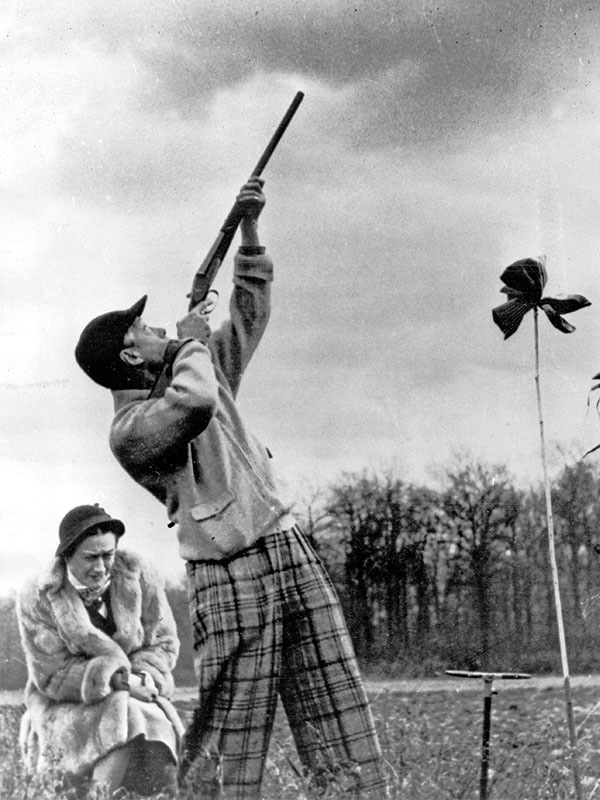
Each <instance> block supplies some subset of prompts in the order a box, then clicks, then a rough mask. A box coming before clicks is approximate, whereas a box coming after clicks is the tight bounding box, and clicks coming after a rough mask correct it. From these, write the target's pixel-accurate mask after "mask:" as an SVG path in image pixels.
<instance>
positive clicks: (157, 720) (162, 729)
mask: <svg viewBox="0 0 600 800" xmlns="http://www.w3.org/2000/svg"><path fill="white" fill-rule="evenodd" d="M124 532H125V526H124V525H123V523H122V522H121V521H120V520H118V519H114V518H113V517H111V516H110V515H109V514H107V513H106V511H104V509H102V508H100V507H99V506H98V505H85V506H77V507H76V508H74V509H72V510H71V511H69V513H68V514H67V515H66V516H65V517H64V519H63V520H62V522H61V524H60V529H59V540H60V541H59V545H58V549H57V551H56V559H55V560H54V562H53V563H52V565H51V566H50V569H49V570H47V571H46V572H44V573H43V574H41V575H39V576H37V577H36V578H34V579H33V580H31V581H30V582H28V583H27V584H26V585H25V586H24V587H23V589H22V590H21V592H20V595H19V602H18V614H19V625H20V630H21V638H22V640H23V647H24V650H25V654H26V658H27V669H28V677H29V680H28V684H27V688H26V690H25V702H26V706H27V710H26V712H25V715H24V717H23V722H22V725H21V745H22V747H23V750H24V755H25V759H26V763H27V765H28V766H29V767H30V768H31V769H34V770H37V771H40V770H45V769H50V768H51V769H54V770H58V771H59V772H61V773H63V774H65V775H67V776H72V777H75V778H81V777H85V776H88V775H89V776H90V777H91V779H92V781H93V783H95V784H98V785H103V786H104V787H105V791H107V793H108V795H109V796H110V795H111V794H112V793H113V792H115V791H116V790H117V789H118V788H119V787H125V788H129V789H135V791H137V792H138V793H140V794H152V793H154V792H157V791H160V790H169V789H175V781H176V763H177V752H178V747H179V740H180V736H181V734H182V725H181V721H180V720H179V717H178V716H177V712H176V711H175V709H174V707H173V706H172V705H171V703H170V702H169V700H168V698H169V697H170V695H171V693H172V691H173V678H172V675H171V671H172V669H173V668H174V666H175V661H176V659H177V654H178V651H179V642H178V639H177V633H176V627H175V621H174V619H173V614H172V612H171V609H170V607H169V603H168V601H167V597H166V594H165V591H164V586H163V583H162V581H161V580H160V579H159V577H158V575H157V574H156V572H155V571H154V570H153V569H152V568H151V567H150V566H149V565H148V563H147V562H146V561H143V560H142V559H141V558H139V557H138V556H136V555H134V554H132V553H129V552H127V551H123V550H118V549H117V545H118V541H119V539H120V537H121V536H122V535H123V534H124Z"/></svg>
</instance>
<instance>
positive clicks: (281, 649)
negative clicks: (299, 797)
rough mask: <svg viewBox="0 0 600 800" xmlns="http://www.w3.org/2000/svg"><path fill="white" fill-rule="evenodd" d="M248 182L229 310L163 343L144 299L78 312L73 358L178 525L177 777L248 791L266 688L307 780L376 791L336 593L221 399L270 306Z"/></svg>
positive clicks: (264, 722) (124, 448)
mask: <svg viewBox="0 0 600 800" xmlns="http://www.w3.org/2000/svg"><path fill="white" fill-rule="evenodd" d="M262 187H263V181H262V179H260V178H256V177H254V178H252V179H251V180H250V181H248V183H246V184H245V185H244V186H243V187H242V190H241V192H240V194H239V195H238V198H237V201H238V203H239V205H240V207H241V209H242V211H243V214H244V216H243V219H242V222H241V236H242V243H241V247H240V248H239V251H238V253H237V255H236V257H235V269H234V280H233V282H234V290H233V293H232V297H231V300H230V319H229V320H228V321H227V322H225V323H224V324H223V325H222V327H221V328H220V329H219V330H217V331H215V332H211V329H210V326H209V324H208V319H207V314H206V313H205V312H206V304H205V303H201V304H200V305H199V306H198V307H197V308H196V309H193V310H192V311H191V312H190V313H188V314H187V315H186V316H185V317H184V318H183V319H182V320H181V321H180V322H179V323H178V324H177V335H178V339H177V340H170V339H168V338H167V337H166V335H165V331H164V330H162V329H157V328H150V327H148V326H147V325H146V324H145V323H144V321H143V319H142V316H141V315H142V313H143V311H144V307H145V303H146V297H143V298H142V299H141V300H139V301H138V302H137V303H135V304H134V305H133V306H132V307H131V308H130V309H127V310H125V311H117V312H110V313H108V314H104V315H102V316H100V317H97V318H96V319H94V320H92V322H90V323H89V324H88V326H87V327H86V328H85V329H84V331H83V333H82V335H81V337H80V340H79V343H78V345H77V348H76V358H77V361H78V363H79V364H80V366H81V367H82V368H83V370H84V371H85V372H86V373H87V374H88V375H89V376H90V377H91V378H92V379H93V380H95V381H96V382H97V383H99V384H100V385H102V386H105V387H107V388H109V389H111V390H112V391H113V396H114V402H115V409H116V415H115V418H114V421H113V424H112V428H111V436H110V443H111V448H112V450H113V452H114V454H115V456H116V457H117V459H118V460H119V462H120V463H121V465H122V466H123V467H124V468H125V469H126V470H127V472H128V473H129V474H130V475H131V477H132V478H133V479H134V480H135V481H137V482H138V483H139V484H141V485H142V486H144V487H145V488H146V489H148V490H149V491H150V492H152V494H153V495H154V496H155V497H157V498H158V499H159V500H160V501H161V502H162V503H163V504H164V505H165V506H166V509H167V514H168V517H169V519H170V521H171V524H174V525H177V535H178V540H179V551H180V555H181V556H182V558H184V559H185V560H186V569H187V574H188V579H189V593H190V598H191V608H190V613H191V618H192V626H193V633H194V648H195V666H196V671H197V674H198V678H199V684H200V695H199V704H198V707H197V709H196V712H195V714H194V721H193V723H192V725H191V726H190V729H189V730H188V733H187V736H186V745H187V746H186V753H185V756H184V761H185V764H186V769H187V777H186V779H187V780H190V781H191V780H192V779H193V781H194V786H195V787H197V788H198V789H200V790H201V791H200V796H201V797H216V796H219V797H222V796H224V797H231V798H244V800H246V799H248V798H251V799H254V798H258V797H260V786H261V781H262V775H263V768H264V763H265V759H266V754H267V749H268V745H269V739H270V735H271V730H272V725H273V718H274V714H275V708H276V703H277V696H278V695H279V696H280V697H281V699H282V702H283V706H284V708H285V711H286V714H287V717H288V720H289V722H290V726H291V729H292V732H293V734H294V738H295V741H296V745H297V749H298V753H299V755H300V758H301V760H302V762H303V764H304V766H305V767H306V769H307V770H308V772H309V774H310V775H311V780H312V781H313V782H314V784H315V785H316V786H317V787H321V788H327V787H329V786H331V785H335V784H336V783H337V784H338V785H341V786H344V787H345V790H346V791H348V792H349V793H350V794H351V795H352V794H354V795H355V796H357V797H358V796H361V797H367V796H369V797H373V798H375V797H383V796H385V789H384V785H385V779H384V776H383V770H382V764H381V755H380V750H379V745H378V742H377V738H376V735H375V731H374V726H373V721H372V717H371V714H370V711H369V708H368V704H367V701H366V697H365V694H364V690H363V686H362V682H361V678H360V675H359V671H358V668H357V665H356V660H355V657H354V654H353V651H352V646H351V643H350V640H349V637H348V633H347V631H346V627H345V623H344V621H343V617H342V613H341V610H340V607H339V603H338V600H337V597H336V595H335V591H334V589H333V587H332V585H331V583H330V581H329V579H328V577H327V575H326V573H325V572H324V570H323V567H322V565H321V563H320V562H319V560H318V558H317V556H316V555H315V553H314V551H313V550H312V548H311V547H310V545H309V543H308V542H307V541H306V539H305V538H304V537H303V535H302V533H301V532H300V531H299V530H298V528H297V527H296V526H295V524H294V520H293V517H292V516H291V514H290V504H289V503H288V502H287V501H285V500H284V499H283V498H282V495H281V492H280V490H279V488H278V485H277V480H276V477H275V474H274V471H273V468H272V466H271V455H270V453H269V452H268V450H267V449H266V448H264V447H263V446H262V445H261V444H260V443H259V442H258V441H257V440H256V439H255V438H254V437H253V436H252V435H251V434H250V432H249V431H248V430H247V428H246V426H245V424H244V422H243V420H242V418H241V417H240V414H239V412H238V409H237V407H236V405H235V397H236V395H237V392H238V389H239V385H240V380H241V377H242V374H243V372H244V370H245V369H246V366H247V365H248V362H249V361H250V358H251V357H252V355H253V353H254V351H255V350H256V347H257V345H258V343H259V341H260V339H261V337H262V334H263V332H264V330H265V327H266V324H267V321H268V318H269V310H270V283H271V281H272V277H273V266H272V263H271V260H270V259H269V258H268V257H267V256H266V255H265V251H264V247H262V246H261V245H260V241H259V236H258V217H259V214H260V212H261V211H262V208H263V206H264V204H265V196H264V194H263V191H262Z"/></svg>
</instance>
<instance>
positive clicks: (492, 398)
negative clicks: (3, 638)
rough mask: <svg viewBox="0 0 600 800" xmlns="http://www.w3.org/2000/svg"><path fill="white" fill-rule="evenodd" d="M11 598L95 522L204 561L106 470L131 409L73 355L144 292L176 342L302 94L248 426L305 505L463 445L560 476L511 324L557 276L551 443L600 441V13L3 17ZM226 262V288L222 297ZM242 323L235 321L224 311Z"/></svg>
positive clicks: (56, 12) (183, 6)
mask: <svg viewBox="0 0 600 800" xmlns="http://www.w3.org/2000/svg"><path fill="white" fill-rule="evenodd" d="M0 34H1V37H0V42H1V44H0V56H1V57H0V87H1V91H2V99H3V114H2V119H1V120H0V144H1V154H2V158H1V160H0V203H1V206H2V208H1V212H2V213H1V214H0V226H1V233H2V237H1V242H0V251H1V269H0V289H1V306H0V337H1V338H0V343H1V344H2V359H1V361H0V363H1V373H0V418H1V420H2V429H1V431H0V441H1V442H2V447H1V449H0V470H1V481H2V488H3V492H2V495H3V500H2V504H1V506H0V526H1V527H0V530H1V531H2V533H1V536H2V564H1V572H0V581H1V582H2V585H3V586H5V587H6V586H10V585H16V584H17V583H18V582H19V581H20V580H21V579H22V576H23V575H24V574H25V572H27V571H30V570H31V569H34V568H37V567H38V566H39V565H41V564H42V563H43V561H44V560H45V559H46V558H48V557H49V556H50V555H51V554H52V552H53V550H54V548H55V545H56V536H57V533H56V531H57V526H58V523H59V521H60V519H61V517H62V516H63V514H64V513H65V512H66V511H67V510H68V509H69V508H71V507H72V506H74V505H77V504H79V503H88V502H100V503H102V504H104V505H105V506H106V508H107V509H108V510H109V511H110V512H111V513H113V514H114V515H117V516H121V517H122V518H123V519H124V521H125V522H126V524H127V525H128V541H129V545H130V546H131V547H133V548H135V549H139V550H142V549H143V550H145V551H146V552H148V553H149V554H150V555H151V556H153V557H154V558H155V559H156V560H158V561H159V562H160V563H161V564H162V565H163V567H164V569H165V571H166V572H167V573H168V574H169V575H173V576H175V575H179V574H180V573H181V564H180V562H179V559H178V557H177V553H176V544H175V541H174V538H173V532H172V531H170V530H169V529H167V527H166V518H165V515H164V512H163V509H162V508H161V506H160V505H159V504H158V503H156V502H155V501H154V500H153V499H152V498H151V497H150V496H149V495H148V496H146V494H145V493H144V492H143V490H142V489H140V488H138V487H137V486H135V484H133V482H132V481H131V480H130V479H129V478H128V477H127V476H126V475H125V474H124V473H122V472H121V471H120V467H119V466H118V464H117V463H116V461H114V459H113V457H112V456H111V454H110V452H109V450H108V446H107V435H108V428H109V424H110V420H111V415H112V401H111V398H110V395H109V393H108V392H106V391H104V390H102V389H100V388H99V387H97V386H95V385H94V384H92V383H91V382H90V381H89V380H88V379H86V377H85V376H84V375H83V373H81V372H80V370H79V368H78V367H77V365H76V364H75V362H74V359H73V355H72V353H73V348H74V345H75V343H76V341H77V337H78V335H79V332H80V331H81V329H82V327H83V326H84V325H85V323H86V322H87V321H88V320H89V319H90V318H91V317H93V316H95V315H97V314H99V313H102V312H104V311H106V310H109V309H111V308H124V307H126V306H129V305H130V304H131V303H133V302H134V301H135V300H137V299H138V298H139V297H140V296H141V295H142V294H144V293H148V294H149V296H150V300H149V302H148V306H147V311H146V318H147V320H148V321H149V322H150V323H153V324H164V325H166V327H167V328H168V329H169V332H170V333H173V334H174V322H175V321H176V320H177V319H178V318H179V317H181V316H183V314H184V313H185V310H186V307H187V305H186V304H187V301H186V299H185V295H186V293H187V292H188V290H189V287H190V284H191V279H192V275H193V272H194V270H195V268H196V267H197V265H198V264H199V263H200V261H201V260H202V258H203V257H204V254H205V252H206V250H207V249H208V248H209V246H210V244H211V243H212V241H213V239H214V238H215V236H216V233H217V230H218V227H219V225H220V223H221V222H222V219H223V218H224V216H225V215H226V213H227V212H228V211H229V208H230V206H231V204H232V202H233V198H234V196H235V194H236V193H237V191H238V190H239V187H240V185H241V184H242V183H243V182H244V180H245V179H246V178H247V177H248V174H249V171H250V170H251V168H252V166H253V165H254V163H256V161H257V159H258V156H259V155H260V153H261V151H262V149H263V147H264V145H265V143H266V141H267V140H268V138H269V136H270V135H271V132H272V131H273V130H274V128H275V127H276V125H277V123H278V121H279V119H280V117H281V116H282V115H283V113H284V111H285V109H286V108H287V106H288V105H289V103H290V102H291V99H292V97H293V96H294V94H295V92H296V91H298V90H301V91H303V92H304V93H305V99H304V102H303V104H302V105H301V107H300V110H299V111H298V113H297V115H296V118H295V119H294V121H293V123H292V126H291V127H290V128H289V130H288V132H287V134H286V136H285V138H284V140H283V141H282V143H281V145H280V147H279V149H278V150H277V152H276V154H275V156H274V157H273V159H272V161H271V163H270V164H269V166H268V168H267V171H266V173H265V177H266V179H267V183H266V187H265V191H266V194H267V198H268V202H267V207H266V209H265V211H264V213H263V217H262V218H261V226H262V227H261V232H262V237H263V241H264V243H265V244H266V245H267V246H268V249H269V251H270V252H271V254H272V255H273V258H274V260H275V263H276V270H277V278H276V283H275V284H274V310H273V316H272V320H271V323H270V328H269V330H268V332H267V335H266V336H265V339H264V340H263V343H262V346H261V349H260V351H259V353H258V354H257V356H256V358H255V360H254V361H253V363H252V365H251V367H250V369H249V371H248V373H247V375H246V378H245V383H244V384H243V385H242V391H241V394H240V403H241V406H242V408H243V410H244V411H245V413H246V416H247V417H248V419H249V421H250V422H251V424H252V426H253V428H254V430H255V432H256V433H257V434H258V435H259V437H260V438H262V440H263V441H264V442H265V443H266V444H268V445H269V447H270V449H271V450H272V451H273V452H274V453H275V455H276V457H277V459H278V462H279V463H280V465H281V469H282V471H283V473H284V475H285V477H286V479H287V480H288V482H289V483H291V484H292V486H293V487H297V488H298V491H299V492H301V491H303V490H304V488H305V487H306V486H307V485H325V484H326V483H327V482H329V481H331V480H333V479H335V477H336V476H338V475H339V474H340V473H341V472H342V471H354V470H362V469H363V468H372V469H380V468H385V467H388V466H389V465H391V464H393V465H395V468H396V471H397V474H398V475H399V476H401V477H404V478H405V479H407V480H418V481H421V480H423V481H425V480H428V479H429V476H430V474H431V469H432V467H436V466H438V465H444V464H445V463H448V461H449V460H450V459H451V456H452V454H453V453H454V452H456V451H457V450H463V451H464V450H466V451H468V452H470V453H471V454H472V455H473V456H474V457H476V458H478V459H483V460H485V461H487V462H490V463H503V464H507V465H508V467H509V469H511V471H513V473H514V474H515V475H516V476H517V477H518V478H519V479H523V480H537V479H538V477H539V473H540V464H539V434H538V428H537V416H536V407H535V386H534V382H533V320H532V315H531V314H530V315H529V317H528V318H526V320H525V322H524V323H523V325H522V329H521V330H519V332H518V333H517V334H516V335H515V336H514V337H512V338H511V339H509V340H508V341H506V342H505V341H503V339H502V335H501V333H500V331H499V330H498V329H497V328H496V327H495V326H494V325H493V322H492V319H491V309H492V307H493V306H494V305H497V304H498V303H500V302H502V300H503V295H500V294H499V289H500V287H501V283H500V280H499V275H500V273H501V272H502V270H503V269H504V267H505V266H507V265H508V264H509V263H511V262H512V261H514V260H516V259H518V258H523V257H525V256H533V255H537V254H540V253H545V254H546V256H547V268H548V273H549V281H548V287H547V289H548V293H549V294H554V295H556V294H561V293H573V292H576V293H581V294H584V295H586V296H587V297H588V298H589V299H590V300H591V301H592V303H593V305H592V307H591V308H587V309H584V310H582V311H580V312H578V313H577V314H575V315H573V317H571V321H572V322H573V323H574V324H575V325H576V327H577V331H576V332H575V333H573V334H571V335H569V336H565V335H563V334H560V333H558V332H557V331H555V330H554V329H553V328H551V326H550V325H549V324H548V323H547V322H546V320H545V319H542V320H541V333H542V341H541V353H540V355H541V361H542V391H543V395H544V410H545V417H546V433H547V436H548V440H549V445H550V446H551V447H553V446H554V444H555V443H564V444H565V446H566V447H567V448H568V449H569V448H570V450H571V451H573V442H576V443H578V444H577V445H576V446H575V448H574V452H576V453H577V452H578V447H579V443H580V444H581V447H582V448H586V447H590V446H593V445H594V444H596V443H597V442H598V441H600V422H599V421H598V418H597V416H595V414H592V413H590V414H588V415H587V416H586V403H587V394H588V389H589V386H590V379H591V376H592V375H593V374H594V373H595V372H597V371H598V370H600V347H598V345H599V344H600V271H599V267H600V259H599V255H600V254H599V247H600V233H598V230H599V228H598V218H599V211H600V208H599V207H600V166H599V159H598V152H599V145H600V141H599V140H600V133H599V128H598V121H599V115H600V64H599V61H598V47H597V42H598V40H599V37H600V8H597V7H596V5H595V4H593V3H579V2H562V3H559V2H555V1H554V0H530V1H529V2H527V3H523V2H521V1H520V0H487V1H486V0H438V2H436V3H432V2H429V1H428V0H404V2H402V3H400V2H391V1H390V0H354V2H349V1H348V0H303V2H294V1H292V0H257V1H256V2H249V1H248V0H244V1H243V2H242V0H238V2H225V0H219V2H216V0H215V1H214V2H213V1H212V0H120V2H118V3H115V2H114V0H111V2H108V1H107V0H95V1H94V2H93V3H92V2H83V3H82V2H79V3H77V2H75V0H53V2H52V3H48V2H41V1H39V0H30V1H29V2H27V3H24V2H22V1H21V0H19V1H18V2H17V0H5V2H4V3H3V5H2V11H0ZM230 278H231V258H229V259H228V261H227V262H226V264H225V265H224V267H223V270H222V274H221V275H220V277H219V281H218V286H219V288H220V289H221V292H222V294H224V295H225V297H226V296H227V293H228V291H229V289H228V286H229V285H230V284H229V281H230ZM225 306H226V302H225V301H224V300H222V303H221V309H220V311H219V312H218V314H217V318H218V316H219V314H222V313H223V310H224V307H225Z"/></svg>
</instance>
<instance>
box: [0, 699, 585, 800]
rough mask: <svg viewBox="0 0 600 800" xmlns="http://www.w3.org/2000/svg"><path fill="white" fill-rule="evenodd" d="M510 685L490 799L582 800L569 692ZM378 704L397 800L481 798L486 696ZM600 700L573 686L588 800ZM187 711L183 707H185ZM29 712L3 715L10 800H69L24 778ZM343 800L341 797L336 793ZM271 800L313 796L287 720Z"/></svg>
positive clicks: (4, 785)
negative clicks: (23, 741)
mask: <svg viewBox="0 0 600 800" xmlns="http://www.w3.org/2000/svg"><path fill="white" fill-rule="evenodd" d="M507 685H508V684H507V683H505V684H502V685H501V686H499V687H498V688H499V693H498V694H497V695H495V696H494V698H493V712H492V730H491V745H490V776H489V780H490V785H489V790H488V797H489V798H494V800H513V799H514V800H563V799H566V798H571V797H574V796H575V794H574V789H573V777H572V772H571V769H570V761H569V753H568V747H567V742H568V736H567V732H566V724H565V702H564V693H563V690H562V688H561V687H559V686H549V687H546V688H542V689H537V688H528V687H525V686H523V685H519V686H518V687H515V688H513V687H514V684H512V685H511V686H510V687H509V688H507ZM371 700H372V707H373V711H374V714H375V717H376V721H377V726H378V729H379V734H380V738H381V744H382V747H383V750H384V754H385V758H386V762H387V765H388V770H389V775H390V785H391V798H392V800H459V799H460V800H471V798H473V800H475V798H478V797H479V770H480V745H481V727H482V705H483V701H482V694H481V692H480V691H476V690H471V691H454V690H452V689H445V690H440V691H429V692H428V691H419V692H405V691H389V690H385V689H384V690H380V691H378V692H376V693H375V694H373V695H372V697H371ZM599 701H600V686H596V685H588V686H574V688H573V702H574V710H575V719H576V723H577V726H578V736H579V765H580V774H581V785H582V790H583V791H582V797H583V798H585V800H593V798H596V800H600V703H599ZM597 703H599V706H598V708H596V704H597ZM185 705H186V704H185V702H184V703H182V707H183V708H184V709H185ZM183 713H184V714H185V710H184V712H183ZM20 714H21V708H20V707H19V706H12V707H10V706H7V705H5V706H2V707H1V708H0V776H1V777H0V798H1V800H51V799H52V800H54V798H57V800H61V799H62V798H64V799H65V800H66V798H67V797H70V795H67V794H65V793H62V794H61V793H60V792H58V791H57V790H56V788H55V786H53V785H51V784H49V783H48V782H45V783H44V782H36V781H33V782H31V781H27V780H26V779H25V777H24V775H23V772H22V769H21V765H20V762H19V753H18V745H17V729H18V720H19V717H20ZM335 796H338V795H336V794H332V795H331V797H332V798H333V797H335ZM339 796H340V797H341V796H342V795H341V794H339ZM264 797H265V800H276V799H277V800H279V798H281V799H282V800H292V799H295V798H298V799H299V800H300V798H304V797H305V791H304V786H303V781H302V779H301V778H300V777H299V769H298V767H297V759H296V755H295V751H294V748H293V745H292V742H291V737H290V733H289V729H288V727H287V723H286V721H285V718H284V716H283V714H281V715H279V716H278V719H277V722H276V728H275V734H274V737H273V742H272V747H271V751H270V753H269V759H268V763H267V770H266V779H265V786H264ZM328 797H329V795H328Z"/></svg>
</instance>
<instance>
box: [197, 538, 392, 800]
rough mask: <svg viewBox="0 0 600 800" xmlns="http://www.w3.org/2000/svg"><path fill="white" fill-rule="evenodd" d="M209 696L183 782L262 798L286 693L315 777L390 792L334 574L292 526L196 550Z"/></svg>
mask: <svg viewBox="0 0 600 800" xmlns="http://www.w3.org/2000/svg"><path fill="white" fill-rule="evenodd" d="M186 568H187V573H188V579H189V598H190V613H191V619H192V626H193V634H194V651H195V655H194V658H195V668H196V673H197V675H198V679H199V688H200V693H199V703H198V706H197V708H196V709H195V711H194V716H193V720H192V722H191V724H190V726H189V728H188V731H187V733H186V736H185V746H184V754H183V759H182V776H183V782H184V783H186V784H187V785H190V786H193V788H194V790H195V792H197V795H196V796H198V797H201V798H217V797H218V798H235V800H242V798H243V800H256V798H259V797H260V787H261V782H262V777H263V770H264V765H265V761H266V756H267V750H268V747H269V740H270V737H271V732H272V728H273V720H274V716H275V710H276V706H277V698H278V696H279V697H280V698H281V701H282V704H283V707H284V709H285V712H286V715H287V718H288V721H289V725H290V729H291V731H292V734H293V737H294V741H295V744H296V748H297V751H298V755H299V757H300V760H301V761H302V764H303V766H304V767H305V769H306V770H307V771H308V774H309V775H310V776H311V778H310V780H311V782H312V785H313V786H314V788H315V789H317V790H319V791H324V790H325V789H326V788H327V787H329V786H334V785H337V786H343V787H345V791H346V792H347V796H354V797H363V796H364V797H367V796H368V797H370V798H383V797H386V791H385V783H386V781H385V776H384V772H383V765H382V758H381V751H380V748H379V743H378V741H377V736H376V733H375V728H374V724H373V719H372V716H371V712H370V709H369V706H368V702H367V698H366V695H365V692H364V688H363V685H362V679H361V677H360V673H359V671H358V666H357V663H356V659H355V656H354V650H353V647H352V644H351V641H350V637H349V635H348V632H347V629H346V625H345V622H344V619H343V615H342V612H341V608H340V605H339V601H338V598H337V595H336V592H335V589H334V588H333V585H332V583H331V581H330V579H329V577H328V575H327V573H326V572H325V570H324V568H323V566H322V564H321V562H320V560H319V558H318V556H317V555H316V554H315V552H314V550H313V549H312V547H311V546H310V544H309V543H308V541H307V540H306V539H305V537H304V536H303V535H302V533H301V532H300V531H299V530H298V529H296V528H294V529H292V530H290V531H285V532H282V533H275V534H271V535H269V536H267V537H265V538H264V539H262V540H260V541H258V542H257V543H256V544H255V545H253V546H252V547H250V548H248V549H247V550H244V551H243V552H241V553H238V554H236V555H235V556H234V557H231V558H229V559H226V560H223V561H189V562H187V567H186Z"/></svg>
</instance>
